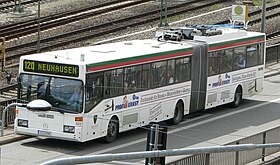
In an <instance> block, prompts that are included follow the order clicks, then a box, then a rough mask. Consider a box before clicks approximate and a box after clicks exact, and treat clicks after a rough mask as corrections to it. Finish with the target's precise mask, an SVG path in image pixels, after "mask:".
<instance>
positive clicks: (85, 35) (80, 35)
mask: <svg viewBox="0 0 280 165" xmlns="http://www.w3.org/2000/svg"><path fill="white" fill-rule="evenodd" d="M207 2H209V1H207ZM211 2H212V3H213V4H214V3H218V2H221V1H218V0H216V1H215V0H213V1H211ZM206 5H209V3H205V4H203V5H202V4H201V3H200V6H199V7H197V6H196V5H195V4H193V6H189V7H186V5H180V6H184V8H183V7H182V8H180V7H178V6H173V7H172V8H169V9H168V10H169V15H168V16H173V15H177V14H181V13H183V12H186V11H190V10H196V9H198V8H202V7H204V6H206ZM277 6H278V8H279V5H277ZM172 9H173V10H172ZM270 9H271V10H273V9H275V7H271V8H270ZM268 10H269V9H268ZM158 12H159V11H158V10H156V11H150V12H147V13H143V14H141V15H135V16H132V17H127V18H124V19H120V20H116V21H112V22H108V23H103V24H99V25H95V26H91V27H88V28H84V29H80V30H76V31H72V32H69V33H64V34H61V35H57V36H52V37H49V38H45V39H43V40H41V43H42V47H41V50H42V51H48V50H50V49H52V48H57V47H60V46H63V45H66V44H69V43H73V42H79V41H84V40H87V39H90V38H93V37H97V36H102V35H106V34H108V33H111V32H115V31H118V30H121V29H124V28H126V27H131V26H136V25H140V24H144V23H148V22H152V21H157V20H159V16H158ZM258 12H259V11H255V12H252V13H250V14H249V16H254V15H256V14H258ZM271 18H272V17H271V15H267V19H271ZM251 22H254V23H257V21H256V19H253V20H251ZM219 23H227V22H225V21H221V22H219ZM112 24H114V25H115V26H112ZM96 29H98V30H96ZM279 33H280V32H278V34H269V35H267V38H268V39H269V38H270V37H275V36H277V35H279ZM36 44H37V42H36V41H35V42H29V43H26V44H22V45H17V46H14V47H9V48H7V50H6V51H7V52H13V54H14V55H11V56H8V57H7V60H12V59H15V58H19V57H20V56H21V55H24V54H32V53H35V52H36V51H37V50H36ZM15 50H16V51H15ZM22 52H24V53H22ZM14 65H16V66H17V65H18V64H14ZM13 87H14V88H13V89H11V88H8V89H6V88H2V89H0V103H1V97H2V95H3V94H5V95H6V94H8V93H9V94H8V96H9V97H10V96H12V94H11V93H15V92H14V91H16V85H15V84H14V85H13ZM1 91H5V92H6V93H3V92H2V95H1ZM4 99H5V96H4ZM2 100H3V99H2ZM2 102H4V101H2Z"/></svg>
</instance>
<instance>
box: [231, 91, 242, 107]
mask: <svg viewBox="0 0 280 165" xmlns="http://www.w3.org/2000/svg"><path fill="white" fill-rule="evenodd" d="M241 101H242V89H241V87H237V89H236V91H235V94H234V100H233V102H231V103H230V107H232V108H236V107H238V106H239V105H240V103H241Z"/></svg>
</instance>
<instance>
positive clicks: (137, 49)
mask: <svg viewBox="0 0 280 165" xmlns="http://www.w3.org/2000/svg"><path fill="white" fill-rule="evenodd" d="M159 34H160V35H159ZM264 46H265V34H263V33H258V32H248V31H245V30H241V29H234V28H219V27H216V26H201V27H199V26H197V27H188V28H186V27H183V28H177V29H170V30H168V31H163V32H161V33H157V37H156V38H155V39H150V40H133V41H126V42H118V43H110V44H103V45H96V46H89V47H81V48H75V49H68V50H60V51H53V52H46V53H40V54H34V55H26V56H22V57H21V59H20V67H19V77H18V81H19V82H18V83H19V85H18V99H19V100H21V101H24V102H30V101H32V100H36V99H43V100H45V101H47V102H49V103H50V104H51V105H52V109H51V110H44V109H40V110H36V109H35V110H34V109H32V110H31V109H27V108H26V107H17V111H16V112H17V114H16V120H15V131H16V133H19V134H27V135H34V136H46V137H51V138H56V139H65V140H71V141H78V142H85V141H88V140H92V139H96V138H100V137H103V138H104V139H105V141H107V142H112V141H114V140H115V139H116V137H117V135H118V133H119V132H123V131H127V130H130V129H135V128H137V127H142V126H145V125H147V124H149V123H151V122H160V121H165V120H169V121H170V122H171V123H173V124H178V123H179V122H180V121H181V120H182V118H183V115H186V114H190V113H193V112H196V111H200V110H203V109H209V108H212V107H216V106H219V105H223V104H230V105H231V106H233V107H237V106H238V105H239V104H240V101H241V100H242V98H247V97H250V96H252V95H254V94H257V93H259V92H261V91H262V85H263V81H264V69H265V65H264V61H265V60H264V54H265V52H264V51H265V48H264ZM73 93H75V94H74V95H72V94H73Z"/></svg>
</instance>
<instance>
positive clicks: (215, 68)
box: [208, 52, 219, 76]
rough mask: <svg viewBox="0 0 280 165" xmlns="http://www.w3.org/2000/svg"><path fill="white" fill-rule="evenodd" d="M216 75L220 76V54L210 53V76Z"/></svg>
mask: <svg viewBox="0 0 280 165" xmlns="http://www.w3.org/2000/svg"><path fill="white" fill-rule="evenodd" d="M216 74H219V53H218V52H211V53H209V63H208V75H209V76H212V75H216Z"/></svg>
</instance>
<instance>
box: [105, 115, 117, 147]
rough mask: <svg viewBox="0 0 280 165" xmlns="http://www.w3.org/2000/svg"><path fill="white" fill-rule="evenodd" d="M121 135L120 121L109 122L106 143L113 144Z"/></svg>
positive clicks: (112, 120)
mask: <svg viewBox="0 0 280 165" xmlns="http://www.w3.org/2000/svg"><path fill="white" fill-rule="evenodd" d="M118 134H119V121H118V120H117V119H116V118H112V119H111V120H110V121H109V124H108V128H107V135H106V136H105V139H104V140H105V142H106V143H111V142H113V141H115V140H116V139H117V136H118Z"/></svg>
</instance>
